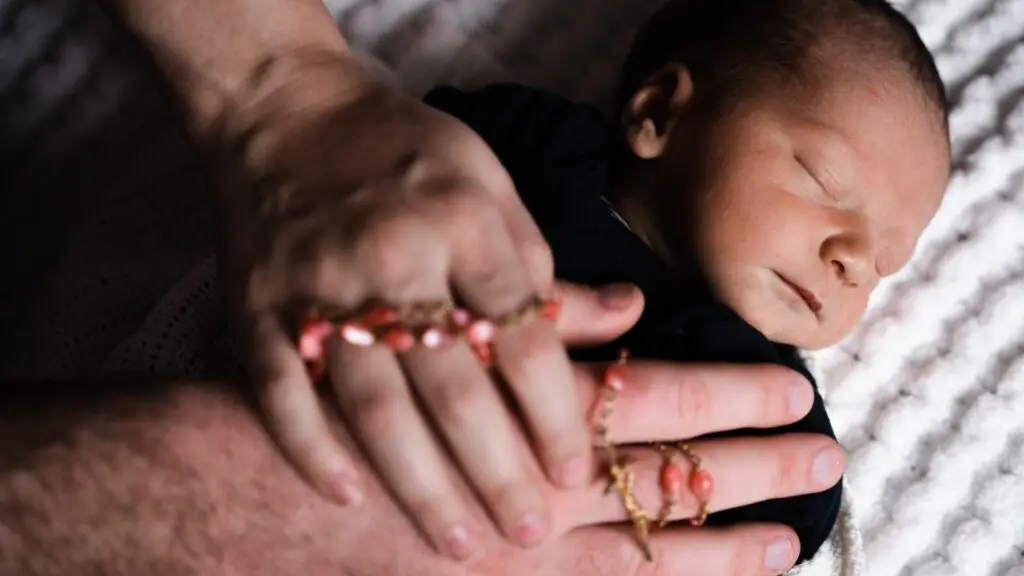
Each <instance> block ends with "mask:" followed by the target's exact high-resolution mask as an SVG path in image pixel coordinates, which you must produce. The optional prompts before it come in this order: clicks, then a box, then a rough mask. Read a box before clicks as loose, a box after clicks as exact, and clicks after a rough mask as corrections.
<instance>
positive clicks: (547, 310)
mask: <svg viewBox="0 0 1024 576" xmlns="http://www.w3.org/2000/svg"><path fill="white" fill-rule="evenodd" d="M561 313H562V301H561V300H558V299H555V298H548V299H547V300H544V302H543V303H542V304H541V306H540V315H541V317H542V318H544V319H545V320H550V321H551V322H554V321H555V320H558V315H559V314H561Z"/></svg>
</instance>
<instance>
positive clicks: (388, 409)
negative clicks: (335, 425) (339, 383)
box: [342, 391, 399, 436]
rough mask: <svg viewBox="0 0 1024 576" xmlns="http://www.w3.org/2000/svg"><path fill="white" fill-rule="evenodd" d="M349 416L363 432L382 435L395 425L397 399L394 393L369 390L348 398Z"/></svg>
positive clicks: (396, 419)
mask: <svg viewBox="0 0 1024 576" xmlns="http://www.w3.org/2000/svg"><path fill="white" fill-rule="evenodd" d="M349 400H350V401H349V402H343V403H342V404H348V405H349V411H350V417H351V418H352V420H353V422H354V423H355V424H356V427H357V428H359V429H360V431H361V432H362V433H363V434H366V435H370V436H374V435H378V434H380V435H383V434H384V433H385V432H386V431H388V430H390V429H392V428H394V427H395V424H396V422H397V421H398V420H399V418H398V413H399V409H398V401H397V398H396V397H395V395H394V394H389V393H385V392H379V391H370V392H366V393H363V394H360V395H355V396H353V397H351V398H349Z"/></svg>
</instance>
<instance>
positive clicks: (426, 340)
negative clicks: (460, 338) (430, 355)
mask: <svg viewBox="0 0 1024 576" xmlns="http://www.w3.org/2000/svg"><path fill="white" fill-rule="evenodd" d="M450 341H451V339H450V338H449V336H448V333H447V332H445V331H444V330H442V329H441V328H438V327H437V326H431V327H429V328H427V329H426V330H424V331H423V332H422V333H420V343H421V344H423V345H424V346H426V347H427V348H429V349H431V350H437V349H438V348H443V347H444V346H445V345H447V344H448V342H450Z"/></svg>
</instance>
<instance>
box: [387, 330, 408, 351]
mask: <svg viewBox="0 0 1024 576" xmlns="http://www.w3.org/2000/svg"><path fill="white" fill-rule="evenodd" d="M383 341H384V344H386V345H387V347H388V348H391V349H392V350H394V351H395V352H408V351H409V350H410V349H411V348H412V347H413V345H415V344H416V337H415V336H413V334H412V331H411V330H409V329H408V328H404V327H402V326H393V327H391V328H388V331H387V332H385V333H384V338H383Z"/></svg>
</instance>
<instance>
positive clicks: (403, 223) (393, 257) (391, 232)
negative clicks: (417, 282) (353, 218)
mask: <svg viewBox="0 0 1024 576" xmlns="http://www.w3.org/2000/svg"><path fill="white" fill-rule="evenodd" d="M421 232H423V230H422V229H421V226H420V223H419V221H418V220H417V218H416V217H415V216H408V215H402V216H391V217H388V218H385V219H381V220H379V221H378V222H377V223H376V224H375V225H374V226H372V227H369V228H367V229H366V231H365V233H364V234H363V237H362V238H361V240H360V242H359V246H358V249H357V250H358V252H359V260H361V261H362V262H364V263H365V264H366V268H367V269H369V270H373V271H374V275H376V276H378V277H380V278H382V279H383V280H384V281H385V282H388V283H402V282H404V281H406V280H407V279H408V278H407V277H408V276H409V275H410V273H411V266H410V257H409V256H410V254H413V253H415V252H413V251H411V250H409V249H408V248H409V246H410V243H411V242H412V241H415V237H417V236H419V240H418V241H419V242H423V241H424V240H425V238H424V235H423V234H421Z"/></svg>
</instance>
